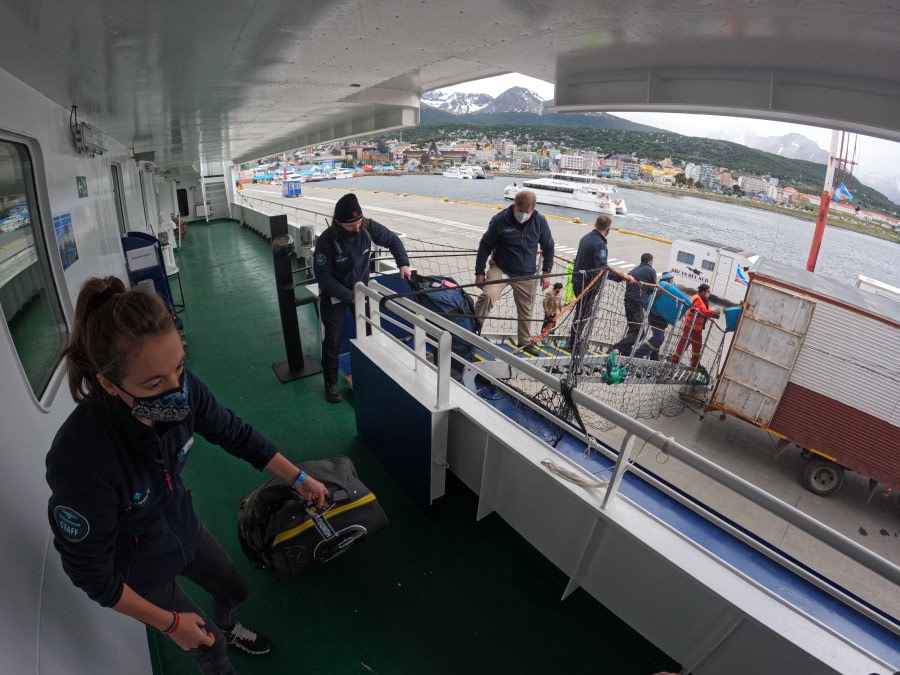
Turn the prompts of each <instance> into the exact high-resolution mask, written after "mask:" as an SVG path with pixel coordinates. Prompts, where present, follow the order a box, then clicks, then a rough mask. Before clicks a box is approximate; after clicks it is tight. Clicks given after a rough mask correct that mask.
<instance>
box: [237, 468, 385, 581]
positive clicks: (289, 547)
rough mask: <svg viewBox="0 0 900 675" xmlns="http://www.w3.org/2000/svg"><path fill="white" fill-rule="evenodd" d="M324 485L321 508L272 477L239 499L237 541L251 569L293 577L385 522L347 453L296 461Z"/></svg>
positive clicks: (325, 559) (347, 546) (328, 558)
mask: <svg viewBox="0 0 900 675" xmlns="http://www.w3.org/2000/svg"><path fill="white" fill-rule="evenodd" d="M299 467H300V468H301V469H303V470H304V471H306V473H307V474H309V475H310V476H312V477H313V478H315V479H316V480H319V481H321V482H322V483H324V484H325V487H327V488H328V496H327V497H326V500H325V505H324V506H323V507H322V508H321V509H319V508H317V507H316V506H315V503H314V502H307V501H306V500H304V499H303V497H302V496H300V494H299V493H298V492H297V491H296V490H294V489H293V488H292V487H291V486H290V485H288V484H287V483H285V482H284V481H283V480H281V479H280V478H273V479H272V480H270V481H269V482H268V483H266V484H265V485H262V486H261V487H259V488H257V489H256V490H254V491H253V492H252V493H251V494H250V495H249V496H247V497H245V498H244V499H242V500H241V505H240V509H239V511H238V519H237V529H238V540H239V541H240V543H241V549H242V550H243V551H244V555H246V556H247V558H249V560H250V562H252V563H253V566H254V567H257V568H259V569H264V570H268V571H270V572H272V573H274V574H275V575H277V576H282V577H285V576H292V575H294V574H299V573H300V572H302V571H304V570H306V569H309V568H310V567H314V566H316V565H319V564H321V563H324V562H328V561H329V560H331V559H332V558H336V557H337V556H339V555H341V554H342V553H345V552H346V551H348V550H350V548H352V547H353V546H356V545H357V544H359V543H361V542H363V541H365V540H366V539H367V538H368V537H369V536H371V535H372V534H374V533H375V532H377V531H378V530H381V529H383V528H384V527H386V526H387V522H388V521H387V516H385V515H384V511H382V509H381V506H380V505H379V504H378V502H377V501H376V499H375V495H374V494H373V493H372V492H371V491H370V490H369V489H368V488H367V487H366V486H365V485H363V484H362V482H360V480H359V478H357V476H356V469H355V468H354V467H353V462H352V461H350V458H349V457H345V456H343V455H338V456H336V457H330V458H328V459H321V460H315V461H312V462H304V463H302V464H300V465H299Z"/></svg>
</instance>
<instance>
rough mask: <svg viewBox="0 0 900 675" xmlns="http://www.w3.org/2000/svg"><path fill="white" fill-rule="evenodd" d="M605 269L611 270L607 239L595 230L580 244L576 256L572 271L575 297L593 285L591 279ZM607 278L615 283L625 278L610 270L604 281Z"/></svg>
mask: <svg viewBox="0 0 900 675" xmlns="http://www.w3.org/2000/svg"><path fill="white" fill-rule="evenodd" d="M603 269H609V259H608V257H607V249H606V237H604V236H603V235H602V234H600V233H599V232H598V231H597V230H596V229H593V230H591V231H590V232H588V233H587V234H586V235H584V236H583V237H582V238H581V240H580V241H579V242H578V253H576V254H575V267H574V268H573V269H572V290H574V291H575V295H581V291H583V290H584V288H585V286H587V285H588V284H589V283H591V279H593V278H594V277H595V276H597V273H598V272H599V271H600V270H603ZM607 278H608V279H612V280H613V281H622V280H623V279H624V278H625V277H623V276H622V275H621V274H619V273H618V272H616V271H615V270H612V269H610V270H609V273H608V274H607V275H606V276H605V277H604V280H605V279H607ZM599 283H600V282H598V283H597V284H594V286H592V287H591V290H592V292H593V290H594V289H596V288H599V286H598V284H599Z"/></svg>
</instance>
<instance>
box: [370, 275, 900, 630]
mask: <svg viewBox="0 0 900 675" xmlns="http://www.w3.org/2000/svg"><path fill="white" fill-rule="evenodd" d="M355 292H356V294H357V303H356V312H357V326H358V327H363V326H365V324H366V323H367V319H366V317H365V316H364V310H363V307H364V304H365V303H364V302H363V301H362V300H363V298H366V297H367V298H370V299H371V300H372V301H373V302H374V303H378V302H379V301H381V300H382V299H383V298H384V296H385V295H392V294H393V291H391V290H390V289H388V288H386V287H384V286H381V285H380V284H378V283H377V282H375V281H370V282H369V286H368V287H366V286H365V285H363V284H362V283H357V284H356V287H355ZM387 303H389V304H391V305H394V306H392V307H391V311H392V312H393V311H396V310H397V309H398V308H399V309H406V310H408V311H404V312H403V318H404V319H406V320H407V321H409V322H410V323H411V324H413V326H415V327H416V328H420V329H422V330H425V331H426V332H429V333H431V334H436V333H437V331H436V330H435V326H437V327H438V328H440V329H441V330H443V331H446V332H448V333H450V334H452V335H454V336H456V337H458V338H462V339H464V340H466V341H467V342H469V343H470V344H471V345H473V346H475V347H477V348H478V349H480V350H483V351H485V352H487V353H488V354H490V355H491V356H493V357H494V358H495V359H498V360H500V361H503V362H505V363H507V364H508V365H509V366H511V367H513V368H515V369H517V370H519V371H520V372H522V373H523V374H525V375H527V376H529V377H531V378H532V379H534V380H535V381H537V382H540V383H541V384H543V385H545V386H547V387H549V388H550V389H552V390H553V391H556V392H560V393H561V392H562V386H561V382H560V380H559V378H557V377H555V376H553V375H551V374H550V373H547V372H545V371H543V370H541V369H540V368H538V367H536V366H533V365H531V364H530V363H528V361H527V360H524V359H519V358H516V357H513V356H511V355H510V354H509V353H508V352H506V351H505V350H503V349H501V348H499V347H498V346H496V345H494V344H493V343H491V342H489V341H487V340H485V339H484V338H482V337H480V336H478V335H474V334H472V333H470V332H469V331H467V330H465V329H464V328H462V327H460V326H458V325H457V324H455V323H453V322H452V321H450V320H449V319H447V318H445V317H443V316H441V315H440V314H436V313H435V312H432V311H431V310H429V309H428V308H426V307H423V306H421V305H419V304H417V303H416V302H414V301H413V300H411V299H409V298H395V299H391V300H388V301H387ZM399 313H400V312H398V314H399ZM368 323H369V325H372V326H373V327H374V328H375V329H376V330H380V327H379V326H378V325H377V322H375V321H374V320H370V321H368ZM357 335H358V336H361V335H365V331H364V330H362V331H359V330H358V331H357ZM447 367H449V359H448V360H447ZM439 371H440V367H439ZM440 380H441V378H440V372H439V381H440ZM571 394H572V400H573V402H575V403H576V404H577V405H580V406H583V407H584V408H586V409H587V410H589V411H591V412H593V413H595V414H597V415H599V416H601V417H603V418H605V419H607V420H609V421H610V422H612V423H613V424H615V425H617V426H619V427H621V428H622V429H623V430H624V431H625V432H626V438H625V441H624V442H623V446H626V445H628V444H632V445H633V441H634V440H635V439H640V440H642V441H644V442H645V443H646V444H649V445H651V446H654V447H656V448H657V449H659V450H660V451H662V452H663V453H665V454H668V455H670V456H672V457H675V458H676V459H678V460H680V461H682V462H683V463H685V464H686V465H688V466H690V467H691V468H693V469H695V470H696V471H698V472H700V473H701V474H703V475H705V476H707V477H709V478H711V479H713V480H715V481H716V482H718V483H719V484H721V485H723V486H725V487H727V488H729V489H731V490H732V491H734V492H736V493H737V494H739V495H741V496H742V497H744V498H746V499H748V500H749V501H751V502H752V503H754V504H756V505H758V506H760V507H762V508H764V509H765V510H767V511H769V512H770V513H772V514H774V515H776V516H778V517H780V518H782V519H783V520H785V521H786V522H788V523H790V524H791V525H794V526H795V527H798V528H799V529H801V530H803V531H804V532H806V533H807V534H810V535H812V536H813V537H815V538H817V539H819V540H821V541H822V542H823V543H825V544H826V545H828V546H830V547H831V548H833V549H834V550H836V551H839V552H841V553H843V554H844V555H846V556H847V557H848V558H850V559H851V560H853V561H855V562H857V563H859V564H860V565H862V566H864V567H866V568H868V569H870V570H871V571H873V572H875V573H877V574H879V575H880V576H882V577H884V578H885V579H886V580H888V581H890V582H892V583H894V584H895V585H900V567H898V566H897V565H895V564H894V563H892V562H890V561H889V560H886V559H885V558H882V557H881V556H879V555H877V554H875V553H873V552H872V551H870V550H869V549H867V548H865V547H863V546H862V545H860V544H858V543H857V542H855V541H853V540H852V539H850V538H848V537H846V536H844V535H843V534H841V533H839V532H836V531H834V530H833V529H831V528H830V527H828V526H827V525H824V524H822V523H820V522H819V521H817V520H815V519H814V518H812V517H810V516H808V515H807V514H805V513H803V512H802V511H799V510H798V509H796V508H794V507H793V506H791V505H789V504H786V503H785V502H783V501H781V500H780V499H778V498H776V497H773V496H772V495H770V494H769V493H767V492H765V491H764V490H762V489H760V488H758V487H756V486H755V485H753V484H752V483H749V482H748V481H746V480H744V479H743V478H741V477H739V476H736V475H735V474H733V473H731V472H730V471H727V470H726V469H723V468H722V467H720V466H718V465H716V464H714V463H713V462H710V461H709V460H707V459H706V458H704V457H702V456H701V455H699V454H697V453H696V452H694V451H692V450H690V449H689V448H687V447H685V446H684V445H682V444H680V443H678V442H677V441H675V440H673V439H670V438H668V437H666V436H664V435H663V434H662V433H660V432H659V431H656V430H655V429H653V428H651V427H649V426H647V425H645V424H643V423H642V422H639V421H637V420H635V419H633V418H631V417H629V416H628V415H626V414H624V413H622V412H620V411H618V410H616V409H615V408H613V407H611V406H609V405H607V404H605V403H602V402H601V401H598V400H596V399H594V398H592V397H591V396H589V395H587V394H585V393H584V392H582V391H580V390H579V389H578V388H577V387H576V388H573V389H572V390H571ZM542 414H544V416H545V417H547V418H548V419H550V420H551V421H554V422H557V420H552V419H551V418H550V417H548V416H547V415H546V413H542ZM623 449H624V447H623ZM627 454H628V453H626V452H620V453H619V455H620V456H619V461H617V463H616V466H615V468H614V471H613V474H612V476H611V478H610V481H609V484H610V487H609V488H608V489H610V491H611V492H612V493H613V494H616V493H617V490H616V487H617V486H618V484H619V483H620V481H621V474H622V473H623V472H624V471H630V470H632V468H631V466H630V462H629V461H628V457H627ZM623 456H624V457H623ZM872 618H873V619H876V620H879V619H880V620H879V623H882V624H883V625H885V626H886V627H888V628H890V629H891V630H893V631H894V632H898V630H900V627H898V626H897V625H896V624H895V623H890V622H885V621H884V619H883V617H880V615H878V614H875V615H874V616H872Z"/></svg>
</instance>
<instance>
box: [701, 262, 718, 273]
mask: <svg viewBox="0 0 900 675" xmlns="http://www.w3.org/2000/svg"><path fill="white" fill-rule="evenodd" d="M700 267H702V268H703V269H705V270H709V271H710V272H712V271H713V270H714V269H716V263H714V262H713V261H712V260H703V261H702V262H701V263H700Z"/></svg>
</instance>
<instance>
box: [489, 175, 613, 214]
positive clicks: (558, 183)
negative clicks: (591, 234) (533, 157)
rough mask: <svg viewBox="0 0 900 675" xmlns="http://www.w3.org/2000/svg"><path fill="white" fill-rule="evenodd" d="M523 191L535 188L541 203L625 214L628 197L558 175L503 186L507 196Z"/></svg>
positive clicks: (604, 212)
mask: <svg viewBox="0 0 900 675" xmlns="http://www.w3.org/2000/svg"><path fill="white" fill-rule="evenodd" d="M519 190H531V191H532V192H534V194H535V196H536V197H537V202H538V204H549V205H551V206H564V207H566V208H570V209H581V210H584V211H593V212H595V213H602V214H607V215H610V216H613V215H617V214H618V215H624V214H625V213H626V208H625V200H623V199H615V200H613V199H612V198H610V195H609V191H606V190H603V189H600V188H598V187H597V186H594V185H589V184H579V183H573V182H569V181H566V180H558V179H555V178H536V179H533V180H526V181H523V182H522V184H521V185H518V184H517V183H513V184H512V185H507V186H506V187H505V188H504V189H503V196H504V197H505V198H506V199H514V198H515V196H516V193H517V192H518V191H519Z"/></svg>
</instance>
